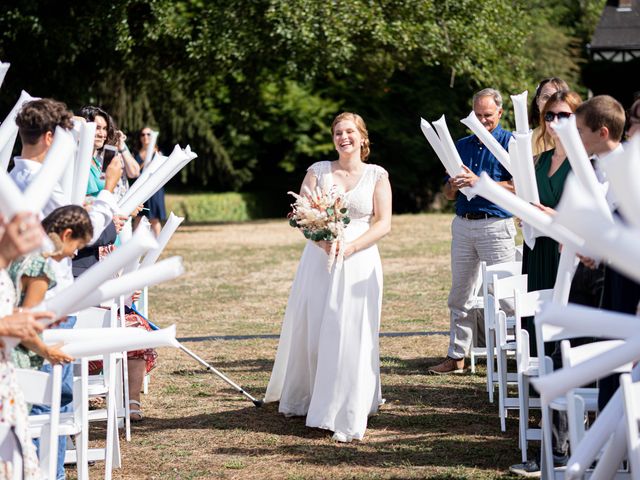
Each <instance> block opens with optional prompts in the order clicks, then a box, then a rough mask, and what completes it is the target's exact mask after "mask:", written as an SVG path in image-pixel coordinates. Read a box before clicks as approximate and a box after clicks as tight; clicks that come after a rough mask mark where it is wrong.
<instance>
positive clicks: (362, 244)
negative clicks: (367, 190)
mask: <svg viewBox="0 0 640 480" xmlns="http://www.w3.org/2000/svg"><path fill="white" fill-rule="evenodd" d="M390 230H391V184H390V183H389V177H387V176H386V175H385V176H383V177H381V178H380V180H378V182H377V183H376V188H375V190H374V191H373V219H372V221H371V227H370V228H369V230H367V231H366V232H365V233H363V234H362V235H360V236H359V237H358V238H356V239H355V240H354V241H353V242H350V243H348V244H347V245H346V246H345V249H344V256H345V257H348V256H349V255H352V254H354V253H356V252H357V251H359V250H364V249H365V248H368V247H370V246H371V245H374V244H375V243H376V242H377V241H378V240H380V239H381V238H382V237H384V236H385V235H386V234H387V233H389V231H390Z"/></svg>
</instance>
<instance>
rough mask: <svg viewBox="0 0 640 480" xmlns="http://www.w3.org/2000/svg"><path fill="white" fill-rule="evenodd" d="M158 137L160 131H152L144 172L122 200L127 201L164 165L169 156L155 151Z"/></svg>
mask: <svg viewBox="0 0 640 480" xmlns="http://www.w3.org/2000/svg"><path fill="white" fill-rule="evenodd" d="M157 138H158V132H153V131H152V132H151V142H152V143H151V144H149V146H148V147H147V150H146V152H147V153H146V155H147V156H146V157H145V159H146V160H145V165H144V167H143V168H142V172H141V173H140V176H138V178H137V179H136V181H135V182H133V185H131V188H129V190H128V191H127V193H126V194H125V195H124V197H122V201H123V202H124V201H126V200H128V199H129V197H130V196H131V195H133V194H134V193H135V192H136V191H137V190H138V189H139V188H140V187H141V186H142V185H144V184H145V182H146V181H147V179H148V178H149V177H150V176H151V175H152V174H153V173H155V171H156V170H158V168H160V167H161V166H162V164H163V163H164V162H165V161H166V160H167V158H168V157H165V156H164V155H161V154H160V152H155V154H154V151H155V150H154V149H155V145H156V139H157ZM176 148H180V147H178V146H177V145H176V146H175V147H174V149H173V151H174V152H175V151H176Z"/></svg>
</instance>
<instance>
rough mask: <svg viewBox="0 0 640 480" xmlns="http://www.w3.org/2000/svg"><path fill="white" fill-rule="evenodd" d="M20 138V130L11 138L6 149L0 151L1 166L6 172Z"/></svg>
mask: <svg viewBox="0 0 640 480" xmlns="http://www.w3.org/2000/svg"><path fill="white" fill-rule="evenodd" d="M17 138H18V130H16V131H15V133H14V134H13V135H12V136H11V137H10V138H9V140H8V141H7V143H5V145H4V147H2V149H1V150H0V165H2V171H6V170H7V168H8V167H9V162H10V161H11V154H12V153H13V147H14V146H15V144H16V139H17Z"/></svg>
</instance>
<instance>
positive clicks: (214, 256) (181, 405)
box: [92, 215, 519, 480]
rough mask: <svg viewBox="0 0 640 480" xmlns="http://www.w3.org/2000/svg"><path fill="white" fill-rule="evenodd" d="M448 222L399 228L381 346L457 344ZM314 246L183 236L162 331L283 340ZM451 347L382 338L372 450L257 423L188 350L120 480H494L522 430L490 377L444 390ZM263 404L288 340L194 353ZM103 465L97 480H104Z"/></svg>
mask: <svg viewBox="0 0 640 480" xmlns="http://www.w3.org/2000/svg"><path fill="white" fill-rule="evenodd" d="M450 221H451V217H450V216H449V215H405V216H397V217H394V223H393V232H392V234H390V235H389V236H388V237H387V238H385V239H384V240H383V241H382V242H381V244H380V251H381V255H382V258H383V267H384V269H385V299H384V303H383V319H382V330H383V332H418V331H438V330H448V325H449V320H448V311H447V308H446V298H447V294H448V290H449V283H450V272H449V241H450V234H449V225H450ZM303 246H304V242H303V240H302V239H301V238H300V236H299V235H297V234H296V232H295V231H293V229H291V228H290V227H288V226H287V224H286V222H284V221H267V222H252V223H247V224H238V225H212V226H186V227H182V228H180V229H179V230H178V232H177V233H176V235H175V237H174V239H173V241H172V242H171V244H170V246H169V252H168V253H169V254H171V255H175V254H179V255H182V256H183V257H184V259H185V263H186V267H187V271H188V272H189V273H188V274H186V275H185V276H183V277H182V278H180V279H178V280H176V281H174V282H172V283H171V284H168V285H163V286H159V287H154V288H153V289H152V293H151V311H152V319H153V320H155V321H156V322H157V323H159V324H161V325H168V324H170V323H177V324H178V333H179V336H181V337H196V336H208V335H252V334H277V333H279V329H280V323H281V320H282V315H283V312H284V307H285V304H286V300H287V295H288V290H289V287H290V285H291V281H292V279H293V275H294V272H295V268H296V265H297V261H298V259H299V256H300V254H301V252H302V248H303ZM447 343H448V337H446V336H442V335H439V336H410V337H383V338H381V342H380V344H381V357H382V382H383V395H384V396H385V398H386V400H387V403H386V405H384V406H383V408H382V409H381V412H380V414H379V415H377V416H375V417H373V418H371V419H370V423H369V428H368V430H367V435H366V437H365V439H364V440H363V441H362V442H354V443H352V444H346V445H341V444H336V443H333V442H332V441H331V440H330V436H331V435H330V433H328V432H325V431H322V430H316V429H309V428H307V427H305V426H304V419H303V418H284V417H283V416H281V415H279V414H278V413H277V406H276V405H273V404H271V405H266V406H265V407H263V408H261V409H256V408H255V407H254V406H253V405H252V404H251V403H250V402H249V401H247V400H245V399H243V397H240V396H238V395H237V394H236V393H234V392H233V391H232V390H231V389H230V388H228V387H227V386H226V384H224V383H222V382H221V381H220V380H219V379H218V378H217V377H215V376H213V375H212V374H210V373H208V372H207V371H206V370H205V369H204V368H202V367H200V366H199V365H198V364H197V363H194V362H193V361H192V360H191V359H190V358H188V357H187V356H185V355H184V354H182V353H181V352H179V351H177V350H167V349H165V350H162V351H161V352H160V362H159V366H158V368H157V369H156V371H155V372H154V373H153V376H152V382H151V385H150V394H149V395H148V396H146V397H144V398H143V409H144V412H145V415H146V418H145V420H144V421H143V422H141V423H139V424H135V425H134V427H133V440H132V442H130V443H128V444H127V443H125V442H124V441H123V442H122V450H123V465H124V466H123V468H122V469H120V470H118V471H116V473H115V478H118V479H141V478H149V479H196V478H198V479H200V478H202V479H204V478H223V479H236V478H237V479H291V480H293V479H324V478H339V479H340V478H345V479H346V478H349V479H365V478H366V479H378V478H379V479H392V478H393V479H404V478H408V479H412V478H416V479H417V478H432V479H465V478H466V479H478V478H479V479H495V478H503V477H506V474H505V471H506V469H507V467H508V465H509V464H511V463H515V462H516V461H518V459H519V452H518V449H517V423H516V421H515V419H509V421H508V433H507V434H502V433H501V432H500V430H499V419H498V416H497V410H496V408H495V407H494V406H493V405H490V404H489V403H488V401H487V395H486V393H485V384H484V377H483V376H481V375H476V376H472V375H464V376H456V377H435V376H429V375H426V370H427V367H428V366H429V365H431V364H433V363H435V362H437V361H438V360H439V358H440V357H441V356H442V355H443V354H444V353H445V352H446V348H447ZM185 345H186V346H187V347H188V348H191V349H193V350H194V351H195V352H196V353H198V354H199V355H201V356H202V357H203V358H205V359H206V360H207V361H210V362H211V363H212V364H213V365H214V366H216V368H219V369H220V370H221V371H223V372H224V373H225V374H227V375H228V376H230V377H231V378H232V379H234V380H235V381H237V382H238V383H240V384H241V385H243V386H244V387H245V388H246V389H247V390H248V391H249V392H251V393H252V394H254V395H255V396H256V397H261V396H262V395H263V394H264V391H265V389H266V385H267V382H268V380H269V374H270V371H271V367H272V365H273V358H274V355H275V351H276V346H277V340H275V339H249V340H241V341H236V340H234V341H200V342H189V343H186V344H185ZM100 468H101V464H97V465H96V466H95V467H93V469H92V470H93V472H92V474H93V475H97V472H98V470H99V469H100Z"/></svg>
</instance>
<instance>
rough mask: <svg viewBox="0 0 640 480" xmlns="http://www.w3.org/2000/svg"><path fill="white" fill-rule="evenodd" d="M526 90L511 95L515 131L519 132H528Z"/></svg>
mask: <svg viewBox="0 0 640 480" xmlns="http://www.w3.org/2000/svg"><path fill="white" fill-rule="evenodd" d="M528 94H529V92H527V91H526V90H525V91H524V92H522V93H520V94H518V95H511V101H512V102H513V111H514V113H515V117H516V132H518V133H521V134H527V133H529V116H528V115H527V95H528ZM529 144H531V143H529Z"/></svg>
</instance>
